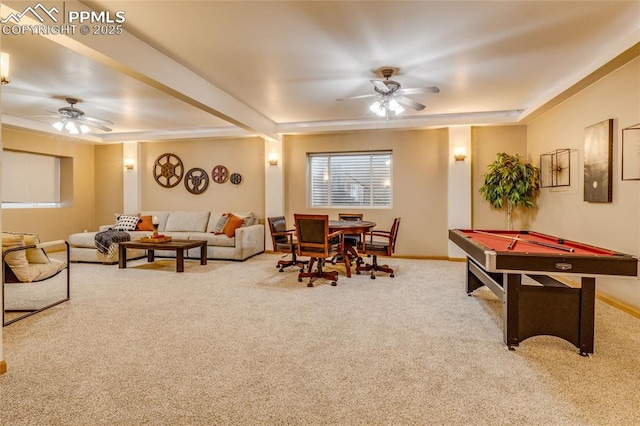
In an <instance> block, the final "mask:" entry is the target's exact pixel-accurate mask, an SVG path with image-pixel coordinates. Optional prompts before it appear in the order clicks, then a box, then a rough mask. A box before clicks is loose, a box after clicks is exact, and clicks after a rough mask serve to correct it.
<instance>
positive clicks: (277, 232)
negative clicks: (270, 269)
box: [267, 216, 309, 272]
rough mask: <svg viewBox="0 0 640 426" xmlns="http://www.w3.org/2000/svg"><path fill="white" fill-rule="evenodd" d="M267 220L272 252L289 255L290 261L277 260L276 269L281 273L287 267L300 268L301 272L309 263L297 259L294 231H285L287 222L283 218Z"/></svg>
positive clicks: (276, 217)
mask: <svg viewBox="0 0 640 426" xmlns="http://www.w3.org/2000/svg"><path fill="white" fill-rule="evenodd" d="M267 220H268V222H269V230H270V231H271V241H272V242H273V251H275V252H279V253H287V254H290V255H291V260H279V261H278V263H277V264H276V268H280V272H283V271H284V268H288V267H289V266H300V270H301V271H303V270H304V267H305V265H307V264H308V263H309V261H308V260H299V259H298V257H297V247H296V240H295V237H294V235H295V230H293V229H287V220H286V219H285V217H284V216H274V217H270V218H267Z"/></svg>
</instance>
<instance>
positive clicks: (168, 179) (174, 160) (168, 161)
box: [153, 153, 184, 188]
mask: <svg viewBox="0 0 640 426" xmlns="http://www.w3.org/2000/svg"><path fill="white" fill-rule="evenodd" d="M183 174H184V166H183V165H182V160H181V159H180V157H178V156H177V155H174V154H170V153H165V154H162V155H161V156H159V157H158V158H156V162H155V163H154V165H153V177H154V178H155V180H156V182H158V185H160V186H163V187H165V188H173V187H174V186H176V185H177V184H179V183H180V181H181V180H182V175H183Z"/></svg>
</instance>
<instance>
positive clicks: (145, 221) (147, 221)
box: [136, 216, 153, 231]
mask: <svg viewBox="0 0 640 426" xmlns="http://www.w3.org/2000/svg"><path fill="white" fill-rule="evenodd" d="M136 231H153V218H152V217H151V216H140V220H139V221H138V225H137V226H136Z"/></svg>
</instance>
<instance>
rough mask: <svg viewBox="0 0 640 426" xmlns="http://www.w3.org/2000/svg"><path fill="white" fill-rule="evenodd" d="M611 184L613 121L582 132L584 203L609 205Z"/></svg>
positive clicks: (606, 121)
mask: <svg viewBox="0 0 640 426" xmlns="http://www.w3.org/2000/svg"><path fill="white" fill-rule="evenodd" d="M612 184H613V119H608V120H604V121H601V122H600V123H596V124H593V125H591V126H589V127H587V128H585V131H584V201H587V202H589V203H610V202H611V201H612V198H613V197H612Z"/></svg>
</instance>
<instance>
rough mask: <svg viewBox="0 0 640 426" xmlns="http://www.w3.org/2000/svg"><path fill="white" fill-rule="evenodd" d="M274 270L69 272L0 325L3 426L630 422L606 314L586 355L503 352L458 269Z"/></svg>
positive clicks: (137, 266) (636, 332)
mask: <svg viewBox="0 0 640 426" xmlns="http://www.w3.org/2000/svg"><path fill="white" fill-rule="evenodd" d="M278 259H279V256H278V255H260V256H258V257H255V258H252V259H250V260H248V261H246V262H242V263H236V262H220V261H217V262H216V261H213V262H209V264H208V265H207V266H200V265H199V264H198V263H197V262H196V261H190V262H187V264H186V266H185V272H184V273H182V274H177V273H175V272H173V271H174V268H175V265H174V263H173V262H172V261H168V260H162V261H159V262H157V263H155V264H154V265H148V264H146V263H145V262H144V261H136V262H132V263H131V266H130V267H129V268H127V269H126V270H120V269H118V267H117V266H115V265H114V266H104V265H88V264H73V265H72V296H71V297H72V299H71V301H69V302H67V303H65V304H62V305H59V306H57V307H54V308H52V309H50V310H48V311H46V312H43V313H41V314H38V315H35V316H33V317H30V318H28V319H25V320H22V321H20V322H17V323H15V324H13V325H10V326H8V327H5V329H4V352H5V359H6V361H7V365H8V369H9V371H8V373H7V374H5V375H3V376H0V424H2V425H75V424H78V425H143V424H153V425H210V424H228V425H261V424H270V425H271V424H272V425H321V424H331V425H427V424H428V425H431V424H436V425H467V424H473V425H503V424H504V425H516V424H517V425H521V424H526V425H546V424H554V425H555V424H562V425H609V424H612V425H613V424H615V425H634V424H640V408H639V407H640V390H639V388H640V386H639V385H640V321H639V320H637V319H635V318H632V317H631V316H629V315H627V314H624V313H622V312H620V311H618V310H616V309H614V308H612V307H610V306H608V305H605V304H603V303H601V302H597V305H596V340H595V354H594V355H593V356H592V357H591V358H584V357H581V356H579V355H578V352H577V349H576V348H575V347H573V346H572V345H571V344H569V343H567V342H565V341H563V340H560V339H558V338H552V337H535V338H531V339H528V340H526V341H524V342H523V343H522V344H521V345H520V347H519V348H518V349H517V350H516V351H514V352H510V351H508V350H507V349H506V347H505V345H504V344H503V342H502V324H501V315H502V314H501V304H500V302H499V301H498V300H497V299H496V298H495V297H494V296H493V295H492V294H491V293H490V292H489V291H488V290H486V289H480V290H478V291H477V292H476V293H475V295H474V297H467V296H466V294H465V292H464V275H465V272H464V264H463V263H457V262H446V261H419V260H405V259H392V260H390V262H389V263H391V264H392V266H396V267H397V272H396V277H395V278H393V279H391V278H389V277H387V276H380V277H379V278H378V279H376V280H371V279H369V277H368V276H357V275H354V277H353V278H351V279H347V278H346V277H344V276H341V277H340V280H339V282H338V286H337V287H331V286H330V285H329V284H328V283H326V282H320V283H319V284H318V285H317V286H316V287H314V288H307V287H306V283H298V282H297V279H296V273H295V271H294V270H293V269H291V268H290V269H288V270H286V271H285V272H283V273H279V272H278V270H277V269H276V268H275V263H276V261H277V260H278Z"/></svg>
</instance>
